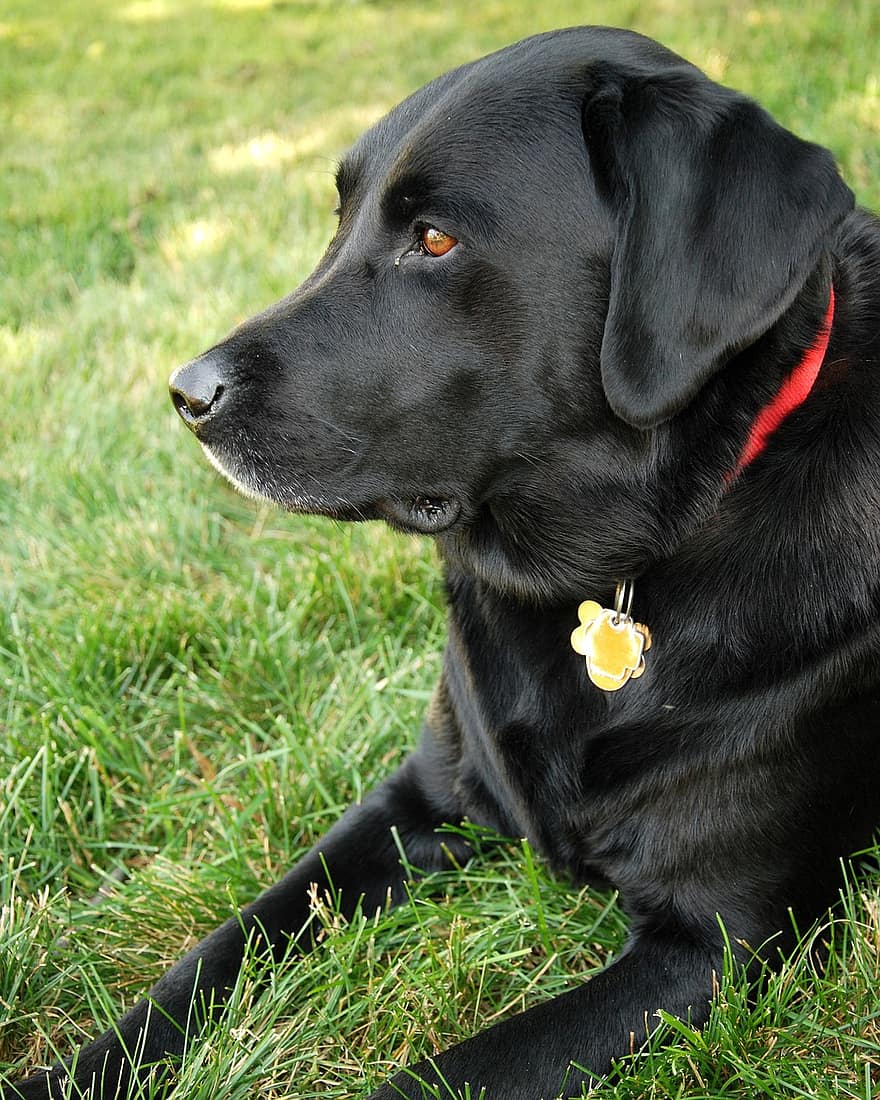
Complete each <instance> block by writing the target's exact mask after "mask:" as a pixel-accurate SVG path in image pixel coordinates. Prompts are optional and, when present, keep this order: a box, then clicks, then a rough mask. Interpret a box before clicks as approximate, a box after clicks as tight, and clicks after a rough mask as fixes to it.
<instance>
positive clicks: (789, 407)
mask: <svg viewBox="0 0 880 1100" xmlns="http://www.w3.org/2000/svg"><path fill="white" fill-rule="evenodd" d="M833 320H834V287H831V292H830V295H829V298H828V309H827V311H826V313H825V318H824V320H823V322H822V327H821V328H820V329H819V332H818V334H817V335H816V339H815V340H814V341H813V344H812V346H811V347H810V348H808V349H807V351H806V353H805V354H804V357H803V359H802V360H801V361H800V363H798V365H797V366H796V367H795V368H794V370H793V371H792V372H791V374H790V375H789V376H788V378H787V379H786V380H785V382H783V384H782V388H781V389H780V390H779V393H777V395H776V396H775V397H774V398H773V400H772V401H771V402H770V404H769V405H765V406H764V408H763V409H761V411H760V412H759V413H758V416H757V419H756V420H755V422H754V424H752V430H751V431H750V432H749V438H748V439H747V440H746V444H745V446H744V447H743V449H742V454H741V455H740V456H739V461H738V462H737V464H736V467H735V468H734V469H733V471H732V472H731V474H730V480H731V481H732V480H733V479H734V478H736V477H738V476H739V475H740V474H741V473H742V472H743V470H744V469H745V468H746V466H748V465H749V464H750V463H751V462H754V460H755V459H756V458H757V457H758V455H759V454H760V453H761V452H762V451H763V450H764V448H765V447H766V446H767V441H768V440H769V438H770V436H771V435H772V434H773V433H774V432H775V431H776V429H777V428H778V427H779V425H780V424H781V423H782V421H783V420H785V418H786V417H787V416H788V415H789V414H790V413H792V412H794V410H795V409H796V408H797V407H798V406H799V405H801V404H802V403H803V402H804V401H806V399H807V398H808V397H809V395H810V391H811V390H812V388H813V386H814V384H815V382H816V379H817V378H818V377H819V371H820V370H821V368H822V363H823V362H824V360H825V353H826V352H827V351H828V341H829V340H830V339H831V324H832V322H833Z"/></svg>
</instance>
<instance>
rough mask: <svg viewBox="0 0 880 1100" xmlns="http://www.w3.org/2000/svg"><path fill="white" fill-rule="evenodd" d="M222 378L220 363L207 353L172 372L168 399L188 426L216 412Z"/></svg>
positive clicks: (219, 399)
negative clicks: (169, 397) (169, 398)
mask: <svg viewBox="0 0 880 1100" xmlns="http://www.w3.org/2000/svg"><path fill="white" fill-rule="evenodd" d="M222 379H223V374H222V371H221V364H220V363H219V362H218V361H217V358H216V357H215V356H213V355H211V354H208V355H206V356H202V357H201V358H200V359H194V360H193V361H192V362H191V363H187V364H186V366H183V367H181V368H180V369H179V370H176V371H175V372H174V374H173V375H172V377H171V381H170V382H169V389H170V390H171V401H172V403H173V405H174V407H175V409H177V412H178V413H179V415H180V417H181V419H182V420H183V421H184V422H185V423H186V424H188V425H189V426H190V427H191V428H195V427H197V426H198V425H199V424H201V423H202V422H203V421H205V420H206V419H207V418H208V417H209V416H212V415H213V414H214V413H216V412H217V409H218V407H219V405H220V403H221V398H222V397H223V393H224V391H225V386H224V383H223V380H222Z"/></svg>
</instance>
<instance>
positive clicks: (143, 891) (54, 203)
mask: <svg viewBox="0 0 880 1100" xmlns="http://www.w3.org/2000/svg"><path fill="white" fill-rule="evenodd" d="M578 22H608V23H616V24H619V25H626V26H631V27H633V28H634V29H636V30H640V31H642V32H644V33H647V34H649V35H651V36H653V37H656V38H659V39H661V40H663V41H664V42H665V43H666V44H667V45H669V46H671V47H672V48H674V49H676V50H678V51H679V52H680V53H683V54H685V55H686V56H688V57H689V58H690V59H692V60H693V61H695V62H697V63H698V64H700V65H701V66H702V67H704V68H705V69H706V70H707V71H708V72H709V73H710V75H712V76H714V77H716V78H718V79H722V80H723V81H725V82H726V83H729V84H732V85H734V86H736V87H739V88H741V89H743V90H745V91H748V92H750V93H751V94H753V95H755V96H756V97H757V98H759V99H761V100H762V102H764V103H765V105H766V106H767V107H769V108H770V110H771V111H773V113H774V114H776V115H777V117H779V118H780V120H781V121H783V122H784V123H785V124H787V125H788V126H789V127H790V128H792V129H793V130H795V131H796V132H798V133H800V134H801V135H802V136H805V137H809V138H811V139H813V140H816V141H819V142H822V143H823V144H826V145H828V146H829V147H830V148H831V149H832V150H833V151H834V153H835V155H836V156H837V158H838V160H839V163H840V165H841V170H842V172H843V174H844V175H845V176H846V178H847V179H848V181H849V182H850V183H851V185H852V186H853V187H854V189H855V190H856V192H857V195H858V198H859V200H860V201H861V202H862V203H864V204H865V205H869V206H874V207H880V59H878V46H877V44H878V42H880V6H878V5H877V3H876V0H851V2H850V3H848V4H847V5H841V4H840V3H838V2H836V0H829V2H819V0H801V2H798V3H795V2H793V0H781V2H779V3H766V2H759V0H758V2H755V3H753V4H751V5H749V4H745V5H742V4H738V3H735V2H733V0H730V2H728V3H722V2H720V0H708V2H699V0H644V2H636V0H618V2H617V3H611V2H610V0H596V2H594V3H591V4H589V5H588V4H584V3H574V2H570V0H544V2H543V3H542V4H540V5H534V4H533V3H531V2H527V0H505V2H501V0H486V2H479V0H476V2H468V3H464V2H462V0H455V2H449V0H442V2H440V0H428V2H419V3H416V2H412V0H410V2H408V3H407V2H404V0H313V2H311V3H309V2H305V0H302V2H300V0H275V2H268V0H265V2H264V0H174V2H172V0H132V2H130V3H125V2H122V3H112V2H110V0H92V2H90V3H76V2H74V0H62V2H59V0H0V165H2V172H0V448H2V452H0V453H2V461H0V531H2V538H0V733H2V736H0V758H2V764H0V854H2V861H3V862H2V870H0V903H2V906H3V908H2V912H0V1073H3V1072H8V1073H10V1074H13V1075H14V1074H16V1073H19V1072H21V1071H22V1070H23V1069H24V1068H25V1067H28V1066H32V1065H35V1064H38V1063H42V1062H45V1061H46V1060H51V1059H52V1057H53V1055H54V1053H55V1052H57V1053H58V1054H60V1055H64V1054H67V1053H70V1052H71V1051H72V1049H73V1048H74V1047H75V1046H76V1045H77V1044H78V1043H80V1042H81V1041H82V1040H83V1039H84V1038H87V1037H89V1036H93V1035H94V1034H96V1033H97V1031H99V1030H101V1029H103V1028H104V1027H106V1026H107V1025H108V1024H109V1023H110V1022H112V1020H113V1019H114V1018H116V1017H117V1016H118V1014H119V1011H120V1009H121V1008H122V1007H123V1006H128V1005H129V1004H131V1003H132V1001H133V1000H134V999H136V998H137V997H138V995H139V994H140V993H142V992H143V991H144V990H145V989H146V987H147V986H148V985H149V984H150V982H151V981H152V980H153V979H154V978H155V977H156V976H158V975H159V974H160V973H161V972H162V970H163V969H164V968H165V967H167V966H168V965H169V964H170V963H171V962H173V961H174V960H175V959H176V958H177V957H179V955H180V954H181V953H182V952H183V951H184V950H185V949H186V948H187V947H188V946H189V945H191V944H192V943H193V942H194V941H195V940H196V939H197V938H199V937H200V936H201V935H203V934H204V933H205V932H207V931H208V930H210V929H211V928H212V927H214V925H215V924H217V923H218V922H219V920H220V919H222V918H224V917H225V916H227V915H228V914H229V913H230V912H231V911H233V910H234V908H235V907H236V906H237V905H239V904H241V903H243V902H245V901H247V900H248V899H249V898H251V897H252V896H253V895H254V893H255V892H256V891H257V890H258V889H259V888H260V887H261V885H265V884H268V883H269V882H270V881H272V880H273V879H274V878H275V877H277V876H278V875H279V874H280V873H281V871H282V870H283V869H284V868H285V867H286V866H287V865H288V864H289V863H290V862H291V860H292V859H293V858H295V857H296V855H297V854H298V853H299V852H301V851H302V850H303V849H305V848H306V847H307V846H308V845H309V844H310V843H311V842H312V840H314V839H315V838H316V837H317V836H318V835H320V833H321V831H322V830H323V829H325V828H326V827H327V825H328V824H329V823H330V822H332V821H333V820H334V819H335V817H336V816H337V815H338V813H339V811H340V808H341V807H342V806H344V805H345V804H346V803H347V802H349V801H350V800H351V799H352V798H357V797H358V796H359V795H360V794H361V792H362V791H364V790H365V789H366V788H368V787H369V786H370V785H371V784H372V783H373V782H374V781H375V780H376V779H377V778H378V777H380V776H382V775H385V774H387V772H388V771H389V769H390V768H391V767H392V766H393V765H394V764H395V762H396V761H398V760H399V759H400V758H402V756H403V755H404V754H405V753H406V751H407V749H408V747H409V746H411V745H412V744H413V742H414V740H415V737H416V735H417V731H418V727H419V720H420V713H421V711H422V709H423V707H424V705H425V702H426V700H427V698H428V697H429V695H430V690H431V685H432V681H433V679H434V678H435V676H436V674H437V671H438V667H439V654H440V652H441V649H442V644H443V607H442V584H441V580H440V576H439V571H438V568H437V564H436V561H435V558H434V556H433V554H432V549H431V547H430V545H429V544H428V543H427V542H419V541H416V540H410V539H404V538H402V537H399V536H394V535H392V534H391V533H390V532H388V531H386V530H385V529H383V528H381V527H379V526H376V525H370V526H368V525H362V526H358V527H352V528H343V527H340V526H338V525H335V524H332V523H330V522H327V521H318V520H309V519H302V518H293V517H288V516H285V515H282V514H280V513H278V512H275V511H272V510H270V509H267V508H263V507H260V506H258V505H255V504H253V503H251V502H248V501H245V500H243V499H241V498H239V497H237V496H236V495H235V494H234V493H233V491H232V490H230V489H229V488H228V487H227V486H226V485H225V484H224V483H222V482H221V480H220V479H219V477H218V476H217V475H216V474H215V473H214V472H213V471H212V470H211V468H210V467H209V466H208V464H207V463H206V462H205V461H204V460H203V458H202V457H201V454H200V452H199V449H198V447H197V446H196V445H195V444H194V442H193V440H192V439H191V438H190V437H189V436H188V433H187V432H186V431H185V430H184V429H183V428H182V426H181V425H180V424H179V423H178V422H177V418H176V416H175V414H174V412H173V410H172V408H171V405H170V403H169V401H168V398H167V392H166V380H167V377H168V375H169V373H170V371H171V370H172V368H173V367H174V366H175V365H176V364H177V363H179V362H182V361H184V360H185V359H187V358H189V357H191V356H192V355H193V354H195V353H196V352H198V351H200V350H202V349H203V348H205V347H206V346H207V345H208V344H210V343H211V342H213V341H214V340H216V339H217V338H219V337H220V336H222V335H223V334H224V333H225V332H226V331H227V330H228V329H229V328H230V327H231V326H232V325H233V324H235V323H236V322H237V321H239V320H241V319H243V318H244V317H246V316H248V315H249V314H250V313H252V312H254V311H255V310H256V309H258V308H260V307H262V306H263V305H266V304H268V303H269V302H271V301H272V300H274V299H275V298H277V297H279V296H280V295H281V294H283V293H285V292H286V291H287V290H288V289H290V288H291V287H293V286H294V285H296V283H297V282H298V281H299V280H300V279H301V278H302V277H303V276H304V275H305V274H306V273H307V272H308V271H309V270H310V268H311V267H312V265H313V264H314V262H315V261H316V259H317V258H318V256H319V255H320V253H321V250H322V247H323V245H324V243H325V242H326V240H327V239H328V237H329V235H330V233H331V230H332V222H333V219H332V214H331V211H332V207H333V205H334V193H333V183H332V177H333V168H334V165H335V162H336V160H337V158H338V157H339V156H340V155H341V154H342V152H343V151H344V150H345V148H346V147H347V145H348V144H349V143H350V142H351V141H352V140H353V139H354V138H355V137H356V136H357V134H358V133H359V132H360V131H361V130H362V129H363V128H364V127H365V126H367V125H368V124H369V123H371V122H372V121H374V120H375V119H376V118H378V117H379V116H380V115H381V114H382V113H383V112H384V111H385V110H387V109H388V108H389V107H390V106H392V105H393V104H394V102H396V101H397V100H398V99H399V98H401V97H402V96H404V95H405V94H406V93H407V92H409V91H410V90H412V89H413V88H415V87H416V86H418V85H419V84H421V83H423V82H424V81H425V80H427V79H429V78H430V77H431V76H433V75H435V74H436V73H438V72H440V71H442V70H443V69H446V68H449V67H451V66H453V65H455V64H457V63H460V62H462V61H465V60H468V59H470V58H473V57H475V56H478V55H479V54H481V53H484V52H487V51H488V50H491V49H494V48H497V47H499V46H501V45H504V44H505V43H507V42H509V41H512V40H514V39H516V38H519V37H522V36H523V35H525V34H528V33H532V32H536V31H539V30H543V29H547V28H550V27H553V26H562V25H568V24H572V23H578ZM478 839H480V842H481V844H482V846H483V847H485V850H486V858H485V859H484V860H481V861H477V862H476V863H475V864H474V866H473V867H472V868H470V869H468V870H467V871H466V872H465V873H464V875H463V876H459V875H456V876H449V877H448V878H439V879H434V880H433V881H432V882H431V883H429V884H423V885H421V886H419V887H417V888H415V889H414V892H413V899H412V902H411V904H410V905H408V906H405V907H404V908H403V909H401V910H398V911H395V912H392V913H389V914H385V915H382V916H380V917H377V918H375V919H370V920H357V921H354V922H352V923H351V924H350V925H343V924H342V923H341V922H340V921H339V920H338V919H336V918H335V917H334V914H333V912H332V908H331V907H328V906H324V918H325V923H326V933H325V941H326V942H325V944H324V950H322V951H320V952H317V953H316V954H314V955H313V956H311V957H309V958H308V959H306V960H304V961H302V962H300V963H297V965H295V966H293V965H290V966H286V967H285V966H280V967H278V968H276V970H275V971H274V972H273V973H272V975H271V978H270V985H269V988H268V990H267V991H266V992H265V993H264V994H263V995H262V996H260V997H257V996H256V995H255V994H254V983H253V980H252V979H253V972H252V971H253V969H254V968H256V967H257V963H256V962H255V963H254V964H253V967H252V968H250V971H249V972H246V973H245V975H244V976H243V979H242V981H241V983H240V985H239V987H238V988H237V990H236V993H235V997H234V999H233V1002H232V1004H231V1005H230V1008H229V1011H228V1012H227V1014H226V1016H225V1017H224V1019H223V1021H222V1022H221V1023H220V1025H218V1027H217V1028H215V1029H214V1031H213V1032H212V1034H211V1036H210V1038H209V1039H207V1040H206V1041H203V1042H202V1041H199V1042H196V1043H195V1044H194V1045H193V1047H192V1049H191V1051H190V1052H189V1055H188V1058H187V1060H186V1062H185V1064H184V1066H183V1068H182V1070H181V1073H180V1078H179V1085H178V1089H177V1092H176V1095H177V1096H179V1097H186V1098H187V1100H200V1098H205V1100H208V1098H210V1100H221V1098H222V1100H232V1098H238V1097H241V1098H244V1097H253V1096H257V1095H259V1096H262V1097H266V1098H275V1100H281V1098H288V1100H305V1098H308V1097H318V1096H320V1097H352V1096H358V1095H365V1094H366V1092H367V1091H368V1089H369V1088H370V1086H374V1085H376V1084H377V1083H378V1082H379V1081H380V1080H381V1079H383V1077H384V1076H385V1075H386V1074H387V1072H388V1071H389V1070H390V1069H391V1068H392V1067H394V1066H397V1065H399V1064H401V1063H402V1062H404V1061H406V1060H407V1059H412V1058H415V1057H417V1056H420V1055H424V1054H430V1053H432V1052H433V1051H434V1050H435V1049H437V1047H439V1046H441V1045H448V1044H450V1043H452V1042H454V1041H456V1040H457V1039H460V1038H463V1037H465V1036H467V1035H469V1034H471V1033H472V1032H473V1031H474V1030H476V1029H477V1028H478V1027H480V1026H485V1025H487V1024H488V1023H490V1022H491V1021H493V1020H494V1019H497V1018H499V1017H500V1016H502V1015H504V1014H506V1013H509V1012H512V1011H514V1010H516V1009H518V1008H521V1007H522V1006H524V1005H527V1004H531V1003H534V1002H536V1001H537V1000H540V999H543V998H545V997H547V996H549V995H551V994H553V993H554V992H559V991H561V990H562V989H564V988H566V986H567V985H568V984H569V983H570V981H571V980H572V975H575V976H579V975H582V974H584V973H587V972H589V971H590V970H591V969H593V968H595V967H597V966H599V965H601V964H602V963H603V961H604V960H605V959H607V958H608V957H609V955H611V954H613V953H614V952H615V951H616V950H617V949H618V948H619V946H620V944H621V942H622V937H623V934H624V929H625V923H624V920H623V917H622V915H621V913H620V911H619V909H618V908H617V906H616V904H615V901H614V898H613V897H609V896H607V895H601V894H597V893H594V892H590V891H581V892H575V891H573V890H571V889H570V888H569V887H568V886H567V885H566V884H564V883H559V882H555V881H554V880H553V879H552V878H551V877H550V876H549V875H548V874H547V873H546V872H545V870H544V869H543V868H542V866H541V865H540V863H539V862H536V861H535V860H534V859H533V858H532V854H531V852H530V850H529V849H528V847H527V846H525V845H523V844H522V843H520V842H518V841H510V842H500V841H499V840H497V839H495V838H491V837H485V838H478ZM876 857H877V853H876V852H875V853H874V859H876ZM320 904H321V905H322V906H323V905H324V903H323V902H321V903H320ZM878 913H880V879H878V876H877V875H876V873H875V874H874V876H873V877H868V878H867V879H865V880H863V881H861V882H858V883H856V884H855V885H853V886H852V887H851V888H850V889H848V890H847V892H846V897H845V901H844V903H843V905H842V907H841V909H840V911H839V912H838V913H837V914H835V920H834V921H833V922H832V923H828V924H826V925H823V926H822V927H821V928H818V929H813V930H808V929H805V930H804V936H805V948H806V946H807V945H808V943H809V942H810V939H811V937H812V938H818V939H820V940H827V941H828V942H829V943H830V944H831V948H832V949H831V954H830V963H829V966H828V969H827V971H826V972H825V973H824V974H821V975H820V974H817V973H815V972H814V971H813V969H812V968H811V966H810V965H809V963H808V962H807V961H806V958H807V953H806V950H805V951H804V952H803V955H802V957H800V956H799V957H798V958H795V959H793V960H792V963H791V965H790V967H788V968H787V969H786V970H785V972H784V973H783V974H782V975H781V976H780V977H779V978H777V979H775V980H773V981H771V982H770V983H769V984H768V986H767V988H766V989H765V990H764V991H763V992H762V993H761V996H760V998H759V999H758V1001H757V1003H754V1002H749V1001H748V1000H747V999H746V998H745V997H744V996H743V992H742V989H741V988H740V987H739V985H738V984H737V982H736V981H730V982H728V983H726V984H725V985H724V987H723V989H722V995H721V997H720V1000H719V1003H718V1005H717V1008H716V1010H715V1012H714V1014H713V1017H712V1020H711V1022H710V1024H709V1026H708V1027H707V1028H706V1029H705V1031H704V1032H703V1033H702V1034H697V1033H694V1032H691V1031H690V1030H689V1029H688V1028H686V1027H685V1026H684V1025H682V1024H678V1023H676V1022H670V1023H669V1025H668V1026H667V1028H666V1029H665V1030H664V1031H662V1032H661V1033H660V1034H658V1036H657V1037H656V1038H655V1041H654V1043H653V1044H652V1048H651V1050H650V1051H649V1052H647V1053H646V1054H645V1055H643V1056H642V1057H641V1059H640V1061H639V1062H638V1064H637V1065H636V1066H635V1067H634V1070H633V1072H631V1073H628V1074H626V1075H622V1076H621V1077H620V1078H619V1079H615V1080H613V1081H610V1082H609V1083H608V1084H607V1085H605V1086H604V1087H603V1088H601V1089H599V1090H597V1091H596V1092H595V1093H594V1094H593V1095H595V1096H596V1097H601V1098H604V1100H607V1098H610V1097H620V1098H624V1097H626V1098H636V1097H678V1096H688V1097H702V1098H710V1097H711V1098H715V1097H718V1098H720V1097H724V1098H746V1097H749V1098H751V1097H755V1096H772V1097H818V1098H820V1100H824V1098H828V1100H831V1098H834V1100H837V1098H840V1097H859V1098H863V1100H867V1098H869V1097H871V1096H872V1095H880V1006H878V997H877V993H876V990H877V988H878V982H880V916H878ZM157 1095H158V1094H157ZM490 1100H503V1098H498V1097H492V1098H490Z"/></svg>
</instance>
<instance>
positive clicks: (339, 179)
mask: <svg viewBox="0 0 880 1100" xmlns="http://www.w3.org/2000/svg"><path fill="white" fill-rule="evenodd" d="M360 176H361V172H360V169H359V168H358V166H357V165H356V164H354V163H353V162H352V160H351V159H350V158H346V159H345V160H343V161H341V162H340V164H339V165H338V167H337V169H336V190H337V192H338V194H339V201H340V203H341V204H343V203H345V201H346V199H349V198H351V196H352V194H353V193H354V191H355V189H356V187H357V185H358V180H359V179H360Z"/></svg>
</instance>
